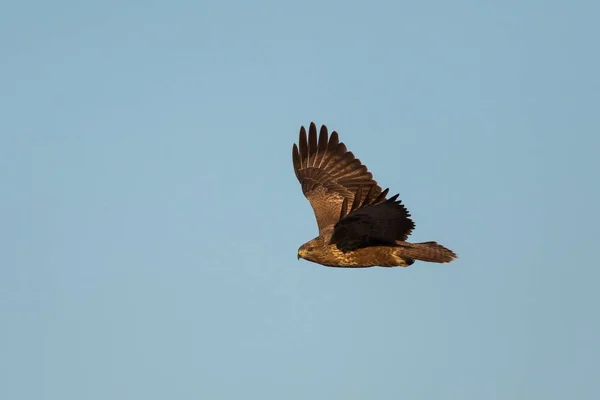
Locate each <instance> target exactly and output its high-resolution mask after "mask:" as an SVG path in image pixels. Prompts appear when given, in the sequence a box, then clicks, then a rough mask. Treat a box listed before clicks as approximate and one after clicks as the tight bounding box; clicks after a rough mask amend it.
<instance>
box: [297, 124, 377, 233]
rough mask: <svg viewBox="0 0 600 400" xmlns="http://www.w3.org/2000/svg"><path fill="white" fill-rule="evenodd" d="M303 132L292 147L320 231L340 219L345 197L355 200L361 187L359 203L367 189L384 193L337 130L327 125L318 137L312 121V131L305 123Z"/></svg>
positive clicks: (303, 188)
mask: <svg viewBox="0 0 600 400" xmlns="http://www.w3.org/2000/svg"><path fill="white" fill-rule="evenodd" d="M299 136H300V137H299V142H298V145H296V144H294V147H293V149H292V161H293V164H294V172H295V173H296V177H297V178H298V181H299V182H300V184H301V186H302V192H303V193H304V196H306V198H307V199H308V201H309V202H310V205H311V206H312V208H313V211H314V212H315V217H316V219H317V225H318V227H319V231H321V230H323V229H324V228H326V227H328V226H331V225H333V224H335V223H336V222H337V221H338V219H339V217H340V209H341V207H342V204H343V203H344V200H346V204H352V203H353V202H354V197H355V193H357V191H358V190H359V188H362V192H361V196H360V197H359V199H360V202H359V203H362V202H363V201H364V199H365V196H366V195H367V191H370V192H372V196H378V195H380V194H381V188H380V187H379V185H377V182H376V181H375V180H373V175H372V174H371V173H370V172H369V171H368V170H367V167H366V166H364V165H362V163H361V162H360V160H359V159H357V158H356V157H354V154H352V153H351V152H349V151H348V150H347V149H346V146H345V145H344V143H340V141H339V138H338V134H337V132H335V131H334V132H332V133H331V136H330V135H329V134H328V132H327V127H326V126H325V125H323V126H321V129H320V132H319V135H318V138H317V126H316V125H315V124H314V123H313V122H311V124H310V127H309V129H308V135H307V134H306V130H305V129H304V127H301V128H300V135H299ZM384 196H385V195H384ZM344 208H347V206H344Z"/></svg>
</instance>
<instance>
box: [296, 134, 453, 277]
mask: <svg viewBox="0 0 600 400" xmlns="http://www.w3.org/2000/svg"><path fill="white" fill-rule="evenodd" d="M292 160H293V163H294V171H295V173H296V177H297V178H298V181H300V185H301V186H302V192H303V193H304V196H305V197H306V198H307V199H308V201H309V202H310V205H311V206H312V208H313V211H314V213H315V217H316V219H317V226H318V228H319V236H317V237H316V238H314V239H312V240H310V241H309V242H306V243H304V244H303V245H302V246H300V248H299V249H298V259H300V258H304V259H305V260H308V261H312V262H315V263H318V264H322V265H326V266H330V267H347V268H364V267H374V266H381V267H397V266H400V267H408V266H409V265H412V264H413V263H414V262H415V260H421V261H429V262H437V263H446V262H450V261H452V260H454V259H455V258H456V254H454V252H453V251H452V250H449V249H447V248H445V247H443V246H441V245H439V244H437V243H436V242H425V243H409V242H407V241H406V239H407V238H408V235H410V233H411V232H412V230H413V229H414V227H415V224H414V222H413V221H412V219H411V218H410V214H409V212H408V210H407V209H406V208H405V207H404V205H402V202H401V201H400V200H398V195H397V194H396V195H394V196H392V197H390V198H387V197H386V196H387V194H388V192H389V189H385V190H381V187H379V185H378V184H377V182H376V181H375V180H373V175H372V174H371V173H370V172H369V171H368V170H367V167H366V166H364V165H362V163H361V162H360V160H359V159H357V158H355V157H354V154H352V153H351V152H349V151H348V150H347V149H346V146H345V145H344V144H343V143H341V142H340V141H339V138H338V134H337V132H335V131H334V132H332V133H331V136H330V135H329V134H328V132H327V127H326V126H325V125H323V126H321V130H320V132H319V135H318V138H317V127H316V125H315V124H314V123H311V124H310V128H309V130H308V137H307V135H306V130H305V129H304V127H301V128H300V138H299V143H298V145H296V144H294V147H293V149H292Z"/></svg>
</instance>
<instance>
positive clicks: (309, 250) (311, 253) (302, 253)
mask: <svg viewBox="0 0 600 400" xmlns="http://www.w3.org/2000/svg"><path fill="white" fill-rule="evenodd" d="M323 250H324V248H323V243H322V242H321V240H319V238H315V239H313V240H311V241H309V242H306V243H304V244H303V245H302V246H300V248H299V249H298V260H299V259H301V258H304V259H305V260H307V261H313V262H314V261H317V259H318V258H319V254H321V253H322V252H323Z"/></svg>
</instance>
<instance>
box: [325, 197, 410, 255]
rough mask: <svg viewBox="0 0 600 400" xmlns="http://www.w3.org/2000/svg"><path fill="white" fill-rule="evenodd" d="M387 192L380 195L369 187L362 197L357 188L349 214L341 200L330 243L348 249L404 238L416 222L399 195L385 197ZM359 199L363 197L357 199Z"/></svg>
mask: <svg viewBox="0 0 600 400" xmlns="http://www.w3.org/2000/svg"><path fill="white" fill-rule="evenodd" d="M387 193H388V189H386V190H384V191H383V192H381V193H380V194H379V195H376V194H375V193H374V192H373V191H371V190H369V191H368V192H367V193H366V195H364V196H363V190H362V189H361V188H359V189H358V191H357V193H356V197H355V198H356V200H354V201H353V202H352V205H351V206H350V210H349V211H348V213H346V210H347V208H348V207H347V204H346V201H343V204H342V206H341V207H340V210H341V211H340V219H339V221H338V222H337V223H336V224H335V227H334V229H333V234H332V236H331V244H335V245H336V246H337V248H338V249H340V250H341V251H343V252H347V251H352V250H357V249H361V248H364V247H370V246H394V245H396V241H405V240H406V238H408V235H410V233H411V232H412V230H413V229H414V228H415V223H414V222H413V221H412V219H410V213H409V212H408V210H407V209H406V208H405V207H404V205H402V202H401V201H400V200H397V199H398V195H395V196H392V197H390V198H389V199H387V200H386V199H385V196H386V195H387ZM360 198H362V199H363V200H362V201H359V200H358V199H360Z"/></svg>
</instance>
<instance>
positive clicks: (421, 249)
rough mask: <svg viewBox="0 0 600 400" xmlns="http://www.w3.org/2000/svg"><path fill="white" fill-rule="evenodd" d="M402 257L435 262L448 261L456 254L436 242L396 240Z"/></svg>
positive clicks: (455, 256)
mask: <svg viewBox="0 0 600 400" xmlns="http://www.w3.org/2000/svg"><path fill="white" fill-rule="evenodd" d="M398 246H399V247H400V249H401V250H400V251H399V255H400V256H401V257H402V258H408V259H412V260H420V261H427V262H436V263H448V262H450V261H452V260H454V259H455V258H458V256H457V255H456V254H455V253H454V252H453V251H452V250H450V249H447V248H445V247H444V246H442V245H441V244H438V243H437V242H424V243H408V242H398Z"/></svg>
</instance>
